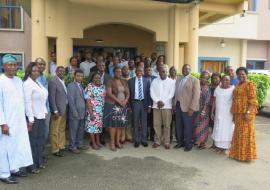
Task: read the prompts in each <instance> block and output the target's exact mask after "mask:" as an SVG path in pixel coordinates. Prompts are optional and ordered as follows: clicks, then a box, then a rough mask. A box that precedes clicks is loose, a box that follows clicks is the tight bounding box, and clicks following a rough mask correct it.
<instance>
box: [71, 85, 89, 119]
mask: <svg viewBox="0 0 270 190" xmlns="http://www.w3.org/2000/svg"><path fill="white" fill-rule="evenodd" d="M82 90H83V89H80V87H79V86H78V84H77V83H76V82H72V83H69V84H68V87H67V95H68V107H69V109H68V116H69V119H84V117H85V112H86V105H85V99H84V91H82Z"/></svg>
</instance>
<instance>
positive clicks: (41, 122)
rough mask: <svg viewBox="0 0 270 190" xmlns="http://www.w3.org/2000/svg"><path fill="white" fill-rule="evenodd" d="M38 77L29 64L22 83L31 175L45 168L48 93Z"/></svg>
mask: <svg viewBox="0 0 270 190" xmlns="http://www.w3.org/2000/svg"><path fill="white" fill-rule="evenodd" d="M38 76H39V69H38V66H37V65H36V64H35V63H34V62H31V63H30V64H29V65H28V66H27V68H26V71H25V77H24V83H23V88H24V100H25V112H26V116H27V122H28V123H27V127H28V131H29V138H30V144H31V149H32V156H33V163H34V164H33V165H32V166H31V167H30V168H29V169H30V170H29V171H30V172H31V173H39V172H40V170H39V168H41V169H44V168H45V166H44V163H43V158H42V151H43V146H44V144H45V138H44V133H45V129H46V124H45V119H46V117H47V114H48V111H47V107H46V100H47V97H48V91H47V89H46V88H44V87H43V86H42V84H41V83H39V82H38V81H37V78H38Z"/></svg>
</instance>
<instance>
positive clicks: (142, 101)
mask: <svg viewBox="0 0 270 190" xmlns="http://www.w3.org/2000/svg"><path fill="white" fill-rule="evenodd" d="M128 84H129V90H130V105H131V109H132V114H133V121H134V123H133V126H134V147H135V148H137V147H139V146H140V143H141V144H142V145H143V146H144V147H147V146H148V144H147V113H148V112H149V111H150V109H151V108H150V106H151V100H150V80H147V79H146V78H144V77H143V68H142V67H137V68H136V77H133V78H131V79H130V80H129V81H128ZM140 127H141V129H142V131H141V132H140V131H139V128H140Z"/></svg>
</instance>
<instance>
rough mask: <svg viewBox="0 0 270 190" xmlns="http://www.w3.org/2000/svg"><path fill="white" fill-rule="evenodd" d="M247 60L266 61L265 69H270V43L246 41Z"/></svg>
mask: <svg viewBox="0 0 270 190" xmlns="http://www.w3.org/2000/svg"><path fill="white" fill-rule="evenodd" d="M247 60H257V61H260V60H263V61H266V63H265V65H264V66H265V69H268V70H269V69H270V41H255V40H254V41H248V48H247Z"/></svg>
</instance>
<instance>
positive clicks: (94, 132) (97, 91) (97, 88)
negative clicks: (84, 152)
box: [85, 73, 105, 150]
mask: <svg viewBox="0 0 270 190" xmlns="http://www.w3.org/2000/svg"><path fill="white" fill-rule="evenodd" d="M85 96H86V97H85V98H86V101H87V116H86V123H85V131H86V132H87V133H89V134H90V139H91V142H92V148H93V149H94V150H98V149H99V148H101V147H102V145H101V144H100V137H99V135H100V133H101V132H102V127H103V107H104V98H105V87H104V85H101V83H100V75H99V74H98V73H94V74H93V75H92V79H91V82H90V83H89V84H88V86H87V87H86V89H85Z"/></svg>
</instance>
